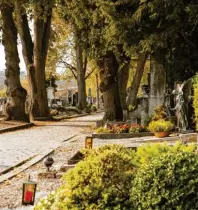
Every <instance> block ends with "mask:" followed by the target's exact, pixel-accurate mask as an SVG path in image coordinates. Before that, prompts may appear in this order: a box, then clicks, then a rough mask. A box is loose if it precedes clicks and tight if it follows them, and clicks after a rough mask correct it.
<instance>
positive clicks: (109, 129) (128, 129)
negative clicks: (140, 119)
mask: <svg viewBox="0 0 198 210" xmlns="http://www.w3.org/2000/svg"><path fill="white" fill-rule="evenodd" d="M143 131H145V128H144V127H143V126H141V125H139V124H132V125H128V124H114V125H110V124H108V125H106V126H105V127H100V128H98V129H97V130H96V133H139V132H143Z"/></svg>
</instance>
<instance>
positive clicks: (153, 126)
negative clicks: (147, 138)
mask: <svg viewBox="0 0 198 210" xmlns="http://www.w3.org/2000/svg"><path fill="white" fill-rule="evenodd" d="M148 129H149V130H150V131H151V132H169V131H171V130H173V129H174V124H173V123H172V122H171V121H169V120H167V121H166V120H164V119H161V120H156V121H151V122H150V124H149V126H148Z"/></svg>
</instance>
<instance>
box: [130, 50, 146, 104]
mask: <svg viewBox="0 0 198 210" xmlns="http://www.w3.org/2000/svg"><path fill="white" fill-rule="evenodd" d="M147 58H148V53H141V54H139V55H138V61H137V69H136V72H135V76H134V78H133V81H132V84H131V87H130V89H131V90H130V92H129V96H128V99H127V104H128V105H130V104H131V105H133V106H135V104H136V99H137V94H138V89H139V86H140V82H141V79H142V76H143V73H144V66H145V63H146V60H147Z"/></svg>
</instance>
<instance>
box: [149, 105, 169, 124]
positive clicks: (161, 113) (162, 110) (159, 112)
mask: <svg viewBox="0 0 198 210" xmlns="http://www.w3.org/2000/svg"><path fill="white" fill-rule="evenodd" d="M162 119H164V120H167V119H168V114H167V112H166V107H165V106H164V105H163V104H161V105H159V106H157V107H156V108H155V110H154V113H153V115H152V118H151V120H152V121H157V120H162Z"/></svg>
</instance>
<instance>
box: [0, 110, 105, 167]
mask: <svg viewBox="0 0 198 210" xmlns="http://www.w3.org/2000/svg"><path fill="white" fill-rule="evenodd" d="M102 117H103V113H96V114H92V115H87V116H83V117H78V118H73V119H69V120H64V121H60V122H36V126H34V127H31V128H28V129H24V130H18V131H14V132H10V133H3V134H0V171H1V170H3V169H6V168H7V167H10V166H13V165H15V164H16V163H18V162H20V161H22V160H24V159H25V158H28V157H30V156H33V155H37V154H41V153H43V152H44V151H46V150H50V149H53V148H56V147H57V146H58V145H60V143H61V142H63V141H64V140H66V139H68V138H69V137H71V136H72V135H79V134H82V133H86V132H90V129H91V127H93V126H95V122H96V121H97V120H100V119H102Z"/></svg>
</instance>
